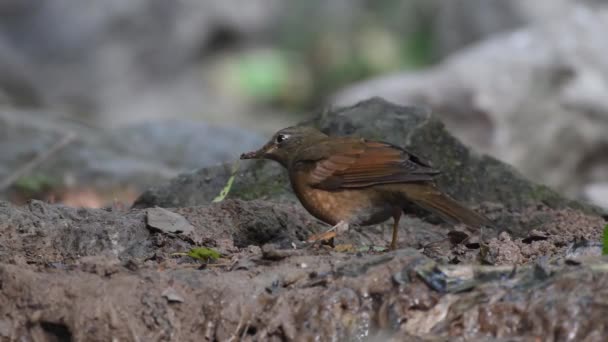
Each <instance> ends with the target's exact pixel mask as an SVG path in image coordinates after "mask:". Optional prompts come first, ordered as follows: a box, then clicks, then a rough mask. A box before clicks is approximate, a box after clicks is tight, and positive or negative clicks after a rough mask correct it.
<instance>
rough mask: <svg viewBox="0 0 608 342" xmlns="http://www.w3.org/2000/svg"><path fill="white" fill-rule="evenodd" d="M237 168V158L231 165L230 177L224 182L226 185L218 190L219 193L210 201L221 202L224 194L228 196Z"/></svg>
mask: <svg viewBox="0 0 608 342" xmlns="http://www.w3.org/2000/svg"><path fill="white" fill-rule="evenodd" d="M238 170H239V161H238V160H237V161H236V162H235V163H234V164H233V165H232V172H231V174H230V178H228V182H226V186H224V188H223V189H222V191H220V194H219V195H217V197H215V198H214V199H213V201H212V202H213V203H217V202H221V201H223V200H224V199H225V198H226V196H228V193H229V192H230V188H232V183H234V177H236V173H237V171H238Z"/></svg>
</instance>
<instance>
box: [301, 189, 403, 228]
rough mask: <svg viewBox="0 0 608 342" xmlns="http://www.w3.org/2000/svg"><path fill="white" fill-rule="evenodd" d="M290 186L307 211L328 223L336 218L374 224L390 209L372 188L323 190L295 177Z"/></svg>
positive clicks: (388, 203)
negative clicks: (296, 179) (295, 179)
mask: <svg viewBox="0 0 608 342" xmlns="http://www.w3.org/2000/svg"><path fill="white" fill-rule="evenodd" d="M292 187H293V189H294V192H295V193H296V196H297V197H298V199H299V200H300V202H301V203H302V205H303V206H304V208H306V210H307V211H308V212H309V213H311V214H312V215H313V216H315V217H316V218H318V219H320V220H321V221H324V222H326V223H329V224H331V225H335V224H337V223H338V222H340V221H346V222H348V223H350V224H353V225H371V224H377V223H380V222H383V221H386V220H387V219H388V218H390V217H391V216H392V213H393V211H394V208H393V205H392V203H390V202H389V201H386V200H384V199H383V198H382V196H381V194H380V193H378V192H377V191H375V190H374V189H344V190H335V191H325V190H320V189H316V188H313V187H311V186H309V185H308V184H306V183H305V182H298V181H295V182H294V181H292Z"/></svg>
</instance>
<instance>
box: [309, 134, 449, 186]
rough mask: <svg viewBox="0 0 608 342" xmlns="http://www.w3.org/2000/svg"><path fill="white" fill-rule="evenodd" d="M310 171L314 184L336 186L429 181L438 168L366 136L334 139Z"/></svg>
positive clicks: (311, 183) (310, 180) (404, 151)
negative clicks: (435, 168)
mask: <svg viewBox="0 0 608 342" xmlns="http://www.w3.org/2000/svg"><path fill="white" fill-rule="evenodd" d="M328 146H329V147H328V148H327V149H326V152H327V153H326V154H325V155H326V157H325V158H323V159H320V160H317V161H316V162H315V164H314V167H313V168H312V170H311V171H310V173H309V184H310V185H311V186H313V187H316V188H320V189H325V190H335V189H339V188H361V187H367V186H372V185H377V184H388V183H406V182H417V181H430V180H432V178H433V176H434V175H436V174H438V173H439V171H437V170H434V169H433V168H431V166H430V165H428V163H426V162H424V161H422V160H421V159H420V158H418V157H416V156H414V155H413V154H411V153H409V152H408V151H406V150H404V149H402V148H400V147H397V146H394V145H391V144H388V143H384V142H377V141H366V140H364V139H342V140H334V141H332V143H331V144H329V145H328Z"/></svg>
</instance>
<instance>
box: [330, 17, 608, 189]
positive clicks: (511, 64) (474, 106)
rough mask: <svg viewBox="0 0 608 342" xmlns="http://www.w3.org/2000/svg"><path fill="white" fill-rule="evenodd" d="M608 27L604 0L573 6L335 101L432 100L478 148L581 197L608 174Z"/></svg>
mask: <svg viewBox="0 0 608 342" xmlns="http://www.w3.org/2000/svg"><path fill="white" fill-rule="evenodd" d="M607 30H608V9H607V8H606V7H598V8H597V9H594V10H592V9H590V8H588V7H584V6H576V8H575V9H573V10H571V11H569V12H568V15H567V16H565V17H560V18H558V19H555V20H550V21H547V22H542V23H539V24H536V25H533V26H530V27H528V28H524V29H521V30H518V31H515V32H513V33H510V34H505V35H501V36H497V37H496V38H492V39H489V40H487V41H484V42H481V43H479V44H477V45H475V46H472V47H471V48H469V49H467V50H464V51H462V52H459V53H457V54H455V55H453V56H452V57H450V58H448V59H447V60H446V61H445V62H444V63H442V64H441V65H439V66H437V67H434V68H431V69H428V70H424V71H420V72H414V73H402V74H395V75H392V76H387V77H381V78H378V79H375V80H369V81H365V82H362V83H360V84H358V85H355V86H352V87H349V88H347V89H345V90H344V91H342V92H340V93H338V94H337V95H336V96H335V97H334V99H333V103H336V104H338V105H347V104H351V103H353V102H356V101H360V100H361V99H365V98H368V97H370V96H382V97H385V98H387V99H388V100H390V101H393V102H395V103H399V104H406V105H426V106H430V107H432V108H433V109H434V111H435V112H437V113H438V115H440V116H441V117H442V119H443V120H444V121H445V123H446V125H447V126H448V127H449V128H450V130H451V131H453V132H454V134H455V135H456V136H458V137H460V138H461V139H462V140H463V141H464V142H465V143H467V144H471V145H473V146H474V147H475V149H476V150H478V151H481V152H485V153H489V154H491V155H493V156H496V157H497V158H498V159H500V160H503V161H505V162H507V163H509V164H511V165H513V166H515V167H516V168H517V169H518V170H521V172H522V173H523V174H524V175H526V176H528V177H530V178H531V179H532V180H535V181H538V182H542V183H543V184H547V185H549V186H552V187H554V188H556V189H558V190H559V191H560V192H564V193H566V194H567V195H570V196H578V195H580V193H581V189H582V187H583V186H584V185H585V184H587V183H590V182H601V181H604V182H605V181H606V180H608V171H607V170H608V169H606V168H605V165H606V163H607V159H606V158H607V156H608V155H607V154H606V153H605V147H606V145H607V144H608V135H606V131H607V130H608V101H607V98H608V97H607V96H606V93H608V62H607V61H608V60H607V59H606V58H605V56H606V54H607V53H608V41H607V40H606V39H605V38H606V37H605V36H604V32H606V31H607Z"/></svg>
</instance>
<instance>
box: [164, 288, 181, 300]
mask: <svg viewBox="0 0 608 342" xmlns="http://www.w3.org/2000/svg"><path fill="white" fill-rule="evenodd" d="M162 296H163V297H164V298H166V299H167V301H168V302H169V303H183V302H184V297H182V296H181V295H180V294H179V293H177V291H176V290H175V289H174V288H173V287H168V288H166V289H165V291H163V293H162Z"/></svg>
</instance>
